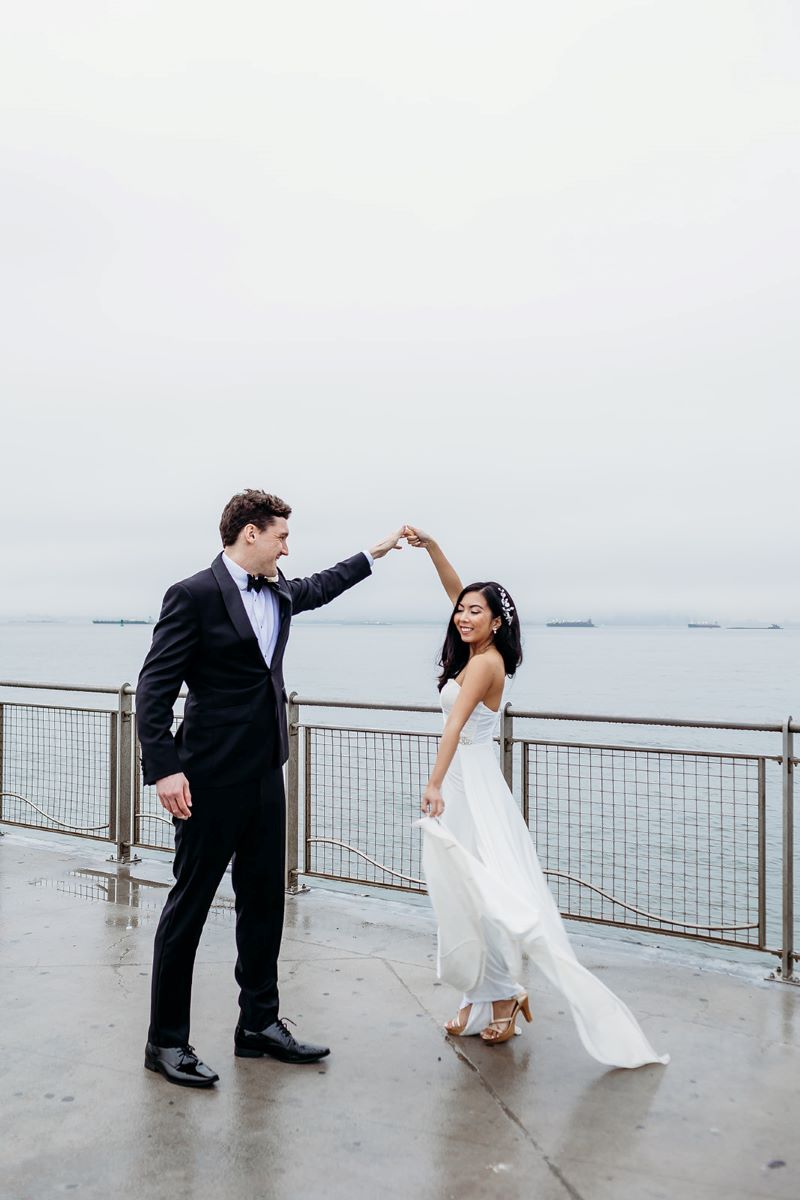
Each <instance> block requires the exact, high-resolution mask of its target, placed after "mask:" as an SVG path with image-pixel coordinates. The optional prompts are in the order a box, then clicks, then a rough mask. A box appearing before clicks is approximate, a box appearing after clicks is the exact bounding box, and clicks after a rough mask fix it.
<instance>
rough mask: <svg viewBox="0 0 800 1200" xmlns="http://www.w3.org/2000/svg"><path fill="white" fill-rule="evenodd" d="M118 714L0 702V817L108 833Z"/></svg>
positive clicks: (99, 834) (92, 833)
mask: <svg viewBox="0 0 800 1200" xmlns="http://www.w3.org/2000/svg"><path fill="white" fill-rule="evenodd" d="M115 721H116V716H115V714H114V713H109V712H97V711H91V710H88V709H79V708H55V707H53V708H51V707H45V706H43V705H29V704H9V703H4V704H2V705H0V765H1V767H2V778H0V820H3V821H7V822H8V823H10V824H13V825H26V826H30V827H32V828H34V829H52V830H57V831H60V832H61V833H72V834H79V835H82V836H85V837H100V838H102V837H110V836H113V834H112V831H111V817H110V813H111V806H112V774H113V769H112V768H113V763H112V757H113V742H114V733H115Z"/></svg>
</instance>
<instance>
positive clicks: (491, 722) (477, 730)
mask: <svg viewBox="0 0 800 1200" xmlns="http://www.w3.org/2000/svg"><path fill="white" fill-rule="evenodd" d="M460 691H461V688H460V686H459V685H458V684H457V683H456V681H455V679H448V681H447V683H446V684H445V685H444V687H443V688H442V690H441V692H440V693H439V698H440V700H441V703H442V714H443V716H444V719H445V721H447V718H448V717H449V716H450V713H451V712H452V710H453V705H454V704H455V702H456V700H457V699H458V694H459V692H460ZM499 724H500V713H499V712H495V711H494V710H493V709H491V708H487V707H486V705H485V704H484V703H483V701H481V702H480V703H479V704H478V705H477V706H476V707H475V709H474V710H473V712H472V714H471V716H470V718H469V720H468V721H467V723H466V725H465V726H464V728H463V729H462V730H461V737H460V739H459V740H460V743H461V745H462V746H473V745H474V746H480V745H484V746H486V745H491V744H492V742H493V741H494V738H495V737H496V735H497V727H498V725H499Z"/></svg>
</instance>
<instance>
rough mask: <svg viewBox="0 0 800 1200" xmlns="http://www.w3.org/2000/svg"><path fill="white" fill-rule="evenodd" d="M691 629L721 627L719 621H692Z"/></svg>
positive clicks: (690, 623)
mask: <svg viewBox="0 0 800 1200" xmlns="http://www.w3.org/2000/svg"><path fill="white" fill-rule="evenodd" d="M689 628H690V629H721V628H722V626H721V625H720V623H719V621H690V622H689Z"/></svg>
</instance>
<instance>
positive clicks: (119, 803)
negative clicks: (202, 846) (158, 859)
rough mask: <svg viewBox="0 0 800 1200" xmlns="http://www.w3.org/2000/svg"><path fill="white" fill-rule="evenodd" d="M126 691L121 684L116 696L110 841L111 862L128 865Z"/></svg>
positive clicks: (129, 720) (129, 722) (129, 727)
mask: <svg viewBox="0 0 800 1200" xmlns="http://www.w3.org/2000/svg"><path fill="white" fill-rule="evenodd" d="M129 689H130V684H129V683H123V685H122V687H121V688H120V689H119V692H118V693H117V736H116V743H117V746H116V749H117V756H116V757H117V770H116V810H117V819H116V824H115V829H114V841H115V842H116V846H117V853H116V855H115V857H114V860H115V862H118V863H129V862H130V861H131V836H132V830H133V771H132V770H131V763H132V753H131V751H132V748H133V747H132V740H133V696H132V694H131V692H130V691H129Z"/></svg>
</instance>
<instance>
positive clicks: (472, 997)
mask: <svg viewBox="0 0 800 1200" xmlns="http://www.w3.org/2000/svg"><path fill="white" fill-rule="evenodd" d="M406 538H407V540H408V543H409V545H411V546H417V547H422V548H424V549H426V550H427V551H428V553H429V554H430V557H431V559H432V561H433V564H434V566H435V567H436V570H437V572H438V574H439V578H440V579H441V581H442V584H443V586H444V589H445V591H446V592H447V595H448V596H449V598H450V601H451V603H452V604H453V613H452V617H451V619H450V622H449V624H448V629H447V635H446V637H445V643H444V647H443V650H442V662H441V666H442V672H441V675H440V677H439V690H440V693H441V701H442V710H443V713H444V716H445V726H444V733H443V735H442V740H441V743H440V748H439V753H438V755H437V758H436V762H435V764H434V768H433V771H432V773H431V777H430V780H429V781H428V784H427V787H426V788H425V792H424V795H423V799H422V811H423V813H424V814H425V816H424V817H423V819H422V820H421V821H420V822H419V825H420V827H421V829H422V831H423V869H424V873H425V878H426V881H427V885H428V891H429V893H430V897H431V901H432V903H433V907H434V910H435V913H436V918H437V923H438V927H439V952H438V972H439V977H440V978H441V979H443V980H445V981H446V982H447V983H450V984H452V985H453V986H454V987H456V988H458V989H459V990H460V991H461V992H462V993H463V997H462V1000H461V1005H460V1007H459V1011H458V1014H457V1016H456V1017H454V1018H453V1020H451V1021H448V1023H447V1024H446V1025H445V1029H446V1031H447V1032H448V1033H449V1034H450V1035H451V1036H455V1037H465V1036H469V1035H471V1034H477V1035H479V1036H480V1037H481V1038H482V1039H483V1041H484V1042H487V1043H488V1044H497V1043H500V1042H505V1041H508V1040H509V1039H510V1038H511V1037H512V1036H513V1035H514V1033H515V1032H517V1029H516V1020H517V1016H518V1015H519V1013H520V1012H521V1013H522V1015H523V1016H524V1017H525V1019H526V1020H527V1021H531V1020H532V1016H531V1011H530V1004H529V1000H528V996H527V994H526V993H525V991H524V989H523V988H522V986H521V985H520V983H519V982H518V980H519V978H520V975H521V965H522V954H523V952H524V953H526V954H527V955H528V956H529V957H530V958H531V960H532V961H533V962H535V963H536V965H537V966H538V967H539V968H540V969H541V970H542V972H543V974H544V975H545V976H546V977H547V978H548V979H549V980H550V981H551V983H553V984H554V985H555V986H556V987H557V988H558V989H559V990H560V991H561V992H562V993H563V995H564V997H565V998H566V1000H567V1001H568V1003H569V1006H570V1009H571V1011H572V1016H573V1018H574V1020H575V1024H576V1026H577V1028H578V1033H579V1035H580V1038H581V1041H582V1042H583V1044H584V1046H585V1047H586V1049H587V1050H588V1051H589V1053H590V1054H592V1055H593V1056H594V1057H595V1058H596V1059H598V1060H599V1061H600V1062H602V1063H607V1064H608V1065H610V1066H615V1067H640V1066H643V1065H644V1064H645V1063H667V1062H668V1061H669V1056H668V1055H659V1054H657V1053H656V1052H655V1050H654V1049H653V1047H652V1046H651V1045H650V1043H649V1042H648V1040H647V1038H646V1037H645V1035H644V1033H643V1032H642V1030H641V1028H640V1027H639V1024H638V1023H637V1021H636V1018H635V1017H634V1016H633V1013H631V1012H630V1010H629V1009H628V1008H627V1007H626V1005H625V1004H623V1002H622V1001H621V1000H619V999H618V998H617V997H616V996H615V995H614V993H613V992H611V991H610V990H609V989H608V988H607V987H606V986H605V984H603V983H601V982H600V980H599V979H596V978H595V977H594V975H592V974H591V973H590V972H589V971H587V970H586V968H585V967H582V966H581V965H580V963H579V962H578V960H577V959H576V957H575V954H574V953H573V950H572V947H571V946H570V944H569V940H568V938H567V934H566V931H565V929H564V925H563V922H562V920H561V915H560V913H559V911H558V909H557V907H556V904H555V901H554V900H553V897H552V896H551V894H550V891H549V889H548V887H547V884H546V882H545V878H544V874H543V872H542V869H541V866H540V865H539V860H538V858H537V856H536V851H535V850H534V847H533V841H532V839H531V835H530V833H529V831H528V828H527V826H526V824H525V821H524V820H523V817H522V814H521V813H520V810H519V808H518V807H517V804H516V802H515V800H514V797H513V796H512V794H511V792H510V791H509V788H508V786H507V784H506V782H505V779H504V778H503V775H502V773H501V771H500V767H499V765H498V762H497V759H496V757H495V752H494V737H495V734H496V732H497V726H498V722H499V710H500V707H501V704H502V699H503V687H504V684H505V678H506V676H511V675H513V674H514V673H515V671H516V669H517V667H518V666H519V664H520V662H521V661H522V650H521V640H520V622H519V617H518V615H517V612H516V607H515V605H514V604H513V601H512V600H511V597H510V596H509V595H508V593H507V592H506V591H505V589H504V588H502V587H501V586H500V585H499V584H497V583H494V582H488V583H474V584H470V585H469V586H468V587H463V586H462V584H461V580H460V579H459V577H458V575H457V574H456V572H455V570H454V568H453V567H452V566H451V564H450V563H449V562H448V561H447V559H446V558H445V556H444V554H443V553H442V551H441V549H440V548H439V546H438V545H437V543H436V542H435V541H434V540H433V539H432V538H431V537H429V536H428V535H427V534H425V533H423V532H422V531H421V530H420V529H417V528H414V527H412V526H407V527H406Z"/></svg>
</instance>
